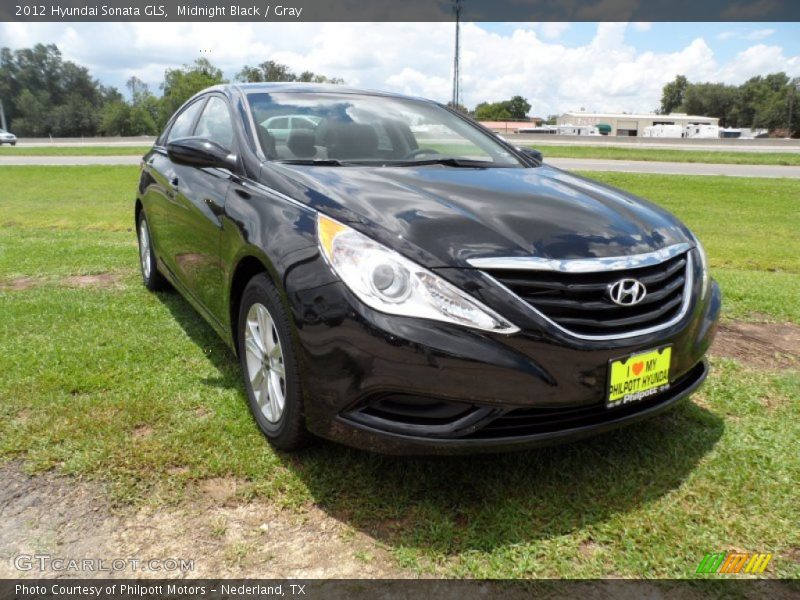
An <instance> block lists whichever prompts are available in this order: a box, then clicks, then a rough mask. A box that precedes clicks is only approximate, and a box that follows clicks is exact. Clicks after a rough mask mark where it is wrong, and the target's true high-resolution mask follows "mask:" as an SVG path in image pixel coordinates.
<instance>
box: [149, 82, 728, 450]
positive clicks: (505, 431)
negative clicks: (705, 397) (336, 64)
mask: <svg viewBox="0 0 800 600" xmlns="http://www.w3.org/2000/svg"><path fill="white" fill-rule="evenodd" d="M135 215H136V227H137V232H138V238H139V248H140V258H141V268H142V276H143V278H144V283H145V285H146V286H147V288H149V289H151V290H156V289H159V288H161V287H163V286H165V285H166V284H167V283H169V284H172V286H174V287H175V288H176V289H177V290H178V291H179V292H180V293H181V294H183V295H184V296H185V297H186V298H187V300H188V301H189V302H190V303H191V304H192V305H193V306H194V307H195V308H196V309H197V310H198V311H199V312H200V313H201V314H202V315H203V317H204V318H205V319H207V320H208V322H209V323H210V324H211V325H212V327H214V329H215V330H216V331H217V332H218V333H219V335H220V336H222V338H223V339H224V340H225V341H226V342H227V343H228V344H229V345H230V346H231V348H232V349H233V350H234V351H235V352H236V353H237V355H238V357H239V360H240V361H241V366H242V371H243V374H244V386H245V390H246V393H247V398H248V401H249V405H250V409H251V411H252V413H253V416H254V418H255V421H256V422H257V424H258V426H259V427H260V429H261V430H262V431H263V432H264V434H265V435H266V437H267V438H268V439H269V440H270V442H271V443H272V444H273V445H274V446H276V447H278V448H281V449H295V448H298V447H300V446H302V445H303V444H305V443H307V442H308V441H309V440H310V439H311V438H312V434H314V435H317V436H321V437H324V438H329V439H332V440H337V441H340V442H344V443H346V444H350V445H353V446H357V447H361V448H367V449H371V450H377V451H382V452H391V453H435V452H469V451H487V450H491V451H499V450H509V449H516V448H523V447H530V446H535V445H541V444H545V443H552V442H553V441H558V440H566V439H576V438H579V437H582V436H585V435H589V434H593V433H596V432H600V431H604V430H608V429H611V428H614V427H617V426H620V425H623V424H627V423H631V422H633V421H636V420H638V419H641V418H644V417H649V416H651V415H654V414H656V413H658V412H660V411H662V410H664V409H666V408H668V407H670V406H672V405H674V404H675V403H676V402H677V401H678V400H680V399H681V398H684V397H686V396H687V395H688V394H690V393H691V392H692V391H693V390H695V389H696V388H697V387H698V385H700V383H701V382H702V381H703V380H704V378H705V377H706V374H707V371H708V368H707V364H706V362H705V360H704V354H705V352H706V351H707V349H708V347H709V345H710V344H711V341H712V338H713V336H714V333H715V331H716V323H717V320H718V316H719V311H720V292H719V289H718V287H717V285H716V284H715V283H714V282H713V281H712V280H711V279H710V278H709V275H708V267H707V264H706V256H705V252H704V250H703V247H702V246H701V245H700V242H699V241H698V240H697V238H695V236H694V235H693V234H692V233H691V232H690V231H689V230H688V229H687V228H686V227H685V226H684V225H683V224H682V223H681V222H680V221H678V219H676V218H675V217H673V216H672V215H670V214H669V213H667V212H666V211H664V210H663V209H661V208H659V207H658V206H655V205H654V204H651V203H650V202H647V201H645V200H642V199H640V198H637V197H635V196H632V195H630V194H628V193H626V192H623V191H620V190H617V189H614V188H611V187H609V186H606V185H602V184H600V183H597V182H594V181H592V180H590V179H586V178H583V177H579V176H577V175H573V174H570V173H567V172H564V171H561V170H558V169H555V168H552V167H549V166H547V165H545V164H542V162H541V160H540V155H538V153H535V152H532V151H527V150H520V149H518V148H515V147H514V146H512V145H510V144H509V143H507V142H505V141H503V140H502V139H498V138H497V137H496V136H494V135H492V133H491V132H489V131H487V130H485V129H483V128H482V127H481V126H480V125H478V124H476V123H474V122H473V121H471V120H470V119H468V118H466V117H464V116H462V115H461V114H459V113H457V112H455V111H452V110H450V109H448V108H446V107H444V106H441V105H439V104H437V103H435V102H431V101H427V100H422V99H415V98H408V97H404V96H398V95H394V94H384V93H377V92H365V91H358V90H352V89H348V88H344V87H341V86H320V85H309V84H294V83H292V84H288V83H287V84H247V85H229V86H219V87H214V88H210V89H208V90H205V91H203V92H201V93H199V94H197V95H196V96H194V97H193V98H191V99H190V100H189V101H188V102H187V103H186V104H185V105H184V106H183V107H182V108H181V109H180V110H179V111H178V112H177V113H176V114H175V116H174V117H173V118H172V119H171V121H170V122H169V124H168V125H167V127H166V129H165V130H164V132H163V133H162V134H161V136H160V137H159V138H158V140H157V141H156V143H155V145H154V147H153V149H152V150H151V151H150V152H149V153H148V154H147V155H146V156H145V157H144V160H143V163H142V173H141V179H140V181H139V187H138V193H137V197H136V208H135Z"/></svg>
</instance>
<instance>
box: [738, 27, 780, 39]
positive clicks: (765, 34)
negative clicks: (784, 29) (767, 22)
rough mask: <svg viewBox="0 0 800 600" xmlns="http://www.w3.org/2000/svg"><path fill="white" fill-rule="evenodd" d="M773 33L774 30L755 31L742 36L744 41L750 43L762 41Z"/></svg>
mask: <svg viewBox="0 0 800 600" xmlns="http://www.w3.org/2000/svg"><path fill="white" fill-rule="evenodd" d="M773 33H775V30H774V29H756V30H755V31H751V32H750V33H748V34H747V35H746V36H744V39H746V40H751V41H757V40H764V39H766V38H768V37H770V36H771V35H772V34H773Z"/></svg>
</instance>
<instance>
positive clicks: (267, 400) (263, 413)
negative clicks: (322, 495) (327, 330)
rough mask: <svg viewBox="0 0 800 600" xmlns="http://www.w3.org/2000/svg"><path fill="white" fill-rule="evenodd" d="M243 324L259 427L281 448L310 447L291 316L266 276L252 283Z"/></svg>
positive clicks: (245, 363)
mask: <svg viewBox="0 0 800 600" xmlns="http://www.w3.org/2000/svg"><path fill="white" fill-rule="evenodd" d="M237 327H238V329H237V334H238V335H237V338H238V346H239V361H240V363H241V366H242V374H243V377H244V387H245V391H246V393H247V402H248V405H249V406H250V412H251V413H252V414H253V418H254V419H255V421H256V424H257V425H258V428H259V429H260V430H261V432H262V433H263V434H264V436H266V438H267V439H268V440H269V442H270V443H271V444H272V445H273V446H274V447H275V448H278V449H279V450H297V449H299V448H302V447H303V446H306V445H308V443H309V442H310V440H311V436H310V434H309V433H308V431H307V430H306V426H305V414H304V410H303V395H302V387H301V383H300V371H299V369H298V365H297V356H296V354H295V350H294V345H293V341H292V329H291V324H290V321H289V316H288V314H287V312H286V309H285V308H284V307H283V303H282V302H281V298H280V294H279V293H278V290H277V289H276V288H275V286H274V285H273V284H272V282H271V281H270V280H269V279H268V278H267V276H266V275H265V274H263V273H262V274H260V275H256V276H255V277H253V278H252V279H251V280H250V282H249V283H248V284H247V287H246V288H245V290H244V293H243V294H242V301H241V304H240V307H239V322H238V324H237Z"/></svg>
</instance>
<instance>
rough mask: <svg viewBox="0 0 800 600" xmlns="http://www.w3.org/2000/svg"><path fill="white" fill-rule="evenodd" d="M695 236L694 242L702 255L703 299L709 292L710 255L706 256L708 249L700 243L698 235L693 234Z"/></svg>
mask: <svg viewBox="0 0 800 600" xmlns="http://www.w3.org/2000/svg"><path fill="white" fill-rule="evenodd" d="M692 237H694V243H695V244H696V246H697V254H699V255H700V270H701V271H702V276H703V281H702V283H701V286H702V287H701V288H700V299H701V300H703V299H705V297H706V293H707V292H708V281H709V275H708V256H706V249H705V248H703V244H701V243H700V240H698V239H697V236H695V235H694V234H692Z"/></svg>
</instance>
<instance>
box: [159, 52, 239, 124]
mask: <svg viewBox="0 0 800 600" xmlns="http://www.w3.org/2000/svg"><path fill="white" fill-rule="evenodd" d="M224 82H225V79H224V78H223V77H222V71H221V70H220V69H218V68H217V67H215V66H214V65H212V64H211V62H210V61H209V60H208V59H207V58H198V59H197V60H195V61H194V63H193V64H191V65H183V67H181V68H179V69H167V70H166V71H165V72H164V82H163V83H162V84H161V89H162V90H163V91H164V95H163V97H162V99H161V100H162V101H161V112H160V119H159V124H158V126H159V128H160V127H162V126H163V125H164V124H166V122H167V121H168V120H169V118H170V117H171V116H172V115H173V113H174V112H175V111H176V110H178V109H179V108H180V107H181V105H182V104H183V103H184V102H186V101H187V100H188V99H189V98H191V97H192V96H194V95H195V94H196V93H197V92H199V91H201V90H204V89H205V88H207V87H211V86H212V85H217V84H220V83H224Z"/></svg>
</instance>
